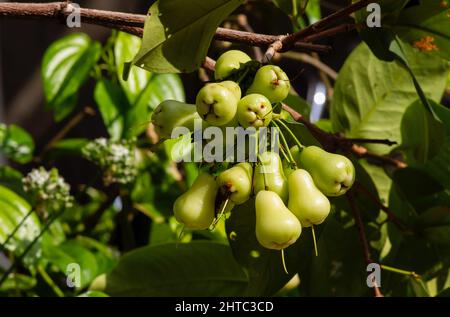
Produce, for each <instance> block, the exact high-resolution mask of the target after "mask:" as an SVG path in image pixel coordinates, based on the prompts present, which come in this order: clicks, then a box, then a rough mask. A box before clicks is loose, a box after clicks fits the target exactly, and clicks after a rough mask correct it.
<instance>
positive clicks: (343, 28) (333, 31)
mask: <svg viewBox="0 0 450 317" xmlns="http://www.w3.org/2000/svg"><path fill="white" fill-rule="evenodd" d="M358 26H359V25H358V24H354V23H352V24H342V25H339V26H336V27H333V28H330V29H328V30H325V31H321V32H318V33H316V34H313V35H309V36H307V37H305V38H304V39H303V41H305V42H314V41H317V40H320V39H323V38H326V37H331V36H334V35H337V34H340V33H346V32H350V31H353V30H354V29H356V28H357V27H358Z"/></svg>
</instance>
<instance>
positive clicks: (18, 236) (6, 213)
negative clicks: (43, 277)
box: [0, 185, 40, 258]
mask: <svg viewBox="0 0 450 317" xmlns="http://www.w3.org/2000/svg"><path fill="white" fill-rule="evenodd" d="M30 210H31V206H30V205H29V204H28V202H27V201H26V200H24V199H23V198H22V197H20V196H19V195H17V194H16V193H14V192H13V191H11V190H9V189H8V188H6V187H3V186H1V185H0V224H1V225H0V244H3V243H4V242H5V240H6V239H7V237H8V236H9V235H10V234H12V233H13V231H14V229H15V228H16V227H17V226H18V224H19V223H20V222H22V221H23V219H24V217H25V216H26V215H27V214H28V213H29V211H30ZM39 230H40V223H39V220H38V218H37V216H36V214H34V213H32V214H31V216H29V217H28V218H27V219H26V220H25V221H23V223H22V226H21V228H20V229H19V230H17V231H16V233H15V234H14V236H13V237H12V239H10V240H9V242H8V243H7V244H6V245H5V247H6V249H9V250H11V251H14V252H16V253H17V254H20V253H21V252H22V251H23V250H24V249H25V248H26V247H27V246H28V244H29V243H30V242H31V241H32V240H33V239H34V238H35V237H36V236H37V235H38V234H39ZM38 245H39V243H36V245H35V247H34V248H32V250H31V252H30V253H29V255H30V257H33V256H35V255H36V253H37V252H38V248H37V246H38ZM30 257H29V258H30Z"/></svg>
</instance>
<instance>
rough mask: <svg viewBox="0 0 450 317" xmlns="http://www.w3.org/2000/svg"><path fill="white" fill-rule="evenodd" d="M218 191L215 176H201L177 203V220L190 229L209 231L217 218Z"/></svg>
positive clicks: (175, 206) (175, 211) (174, 208)
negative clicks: (216, 202)
mask: <svg viewBox="0 0 450 317" xmlns="http://www.w3.org/2000/svg"><path fill="white" fill-rule="evenodd" d="M217 190H218V186H217V182H216V180H215V179H214V177H213V176H211V175H209V174H206V173H203V174H200V175H199V176H198V177H197V179H196V180H195V181H194V183H193V184H192V186H191V188H189V190H188V191H187V192H185V193H184V194H182V195H181V196H180V197H178V198H177V200H176V201H175V204H174V206H173V211H174V214H175V219H176V220H177V221H178V222H180V223H183V224H184V225H185V226H186V228H188V229H194V230H203V229H208V228H209V226H210V225H211V223H212V222H213V220H214V217H215V201H216V195H217Z"/></svg>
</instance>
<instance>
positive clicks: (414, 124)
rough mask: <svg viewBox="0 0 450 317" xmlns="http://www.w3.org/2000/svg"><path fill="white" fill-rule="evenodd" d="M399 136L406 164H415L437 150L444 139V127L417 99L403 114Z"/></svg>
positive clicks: (434, 153) (421, 161) (433, 154)
mask: <svg viewBox="0 0 450 317" xmlns="http://www.w3.org/2000/svg"><path fill="white" fill-rule="evenodd" d="M431 102H432V101H431ZM401 138H402V143H401V146H400V147H399V149H400V150H402V151H404V153H405V155H406V159H405V160H406V162H407V163H408V165H417V164H420V163H425V162H426V161H427V160H428V159H431V158H433V157H434V156H436V154H437V153H438V152H439V149H440V148H441V146H442V145H443V143H444V140H445V127H444V125H443V124H442V123H441V122H438V121H437V120H435V119H434V117H433V116H432V114H431V113H430V112H429V111H427V110H426V109H425V108H424V107H423V104H422V102H421V101H420V100H417V101H416V102H414V103H413V104H412V105H411V106H409V107H408V108H407V109H406V111H405V113H404V115H403V119H402V123H401Z"/></svg>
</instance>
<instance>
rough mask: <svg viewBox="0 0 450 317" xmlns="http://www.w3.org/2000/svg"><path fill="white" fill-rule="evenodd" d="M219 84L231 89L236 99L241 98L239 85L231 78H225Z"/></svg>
mask: <svg viewBox="0 0 450 317" xmlns="http://www.w3.org/2000/svg"><path fill="white" fill-rule="evenodd" d="M220 84H221V85H222V86H224V87H225V88H227V89H228V90H229V91H231V92H232V93H233V95H234V97H236V100H237V101H239V100H241V97H242V92H241V87H239V85H238V84H237V83H235V82H234V81H231V80H226V81H222V82H221V83H220Z"/></svg>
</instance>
